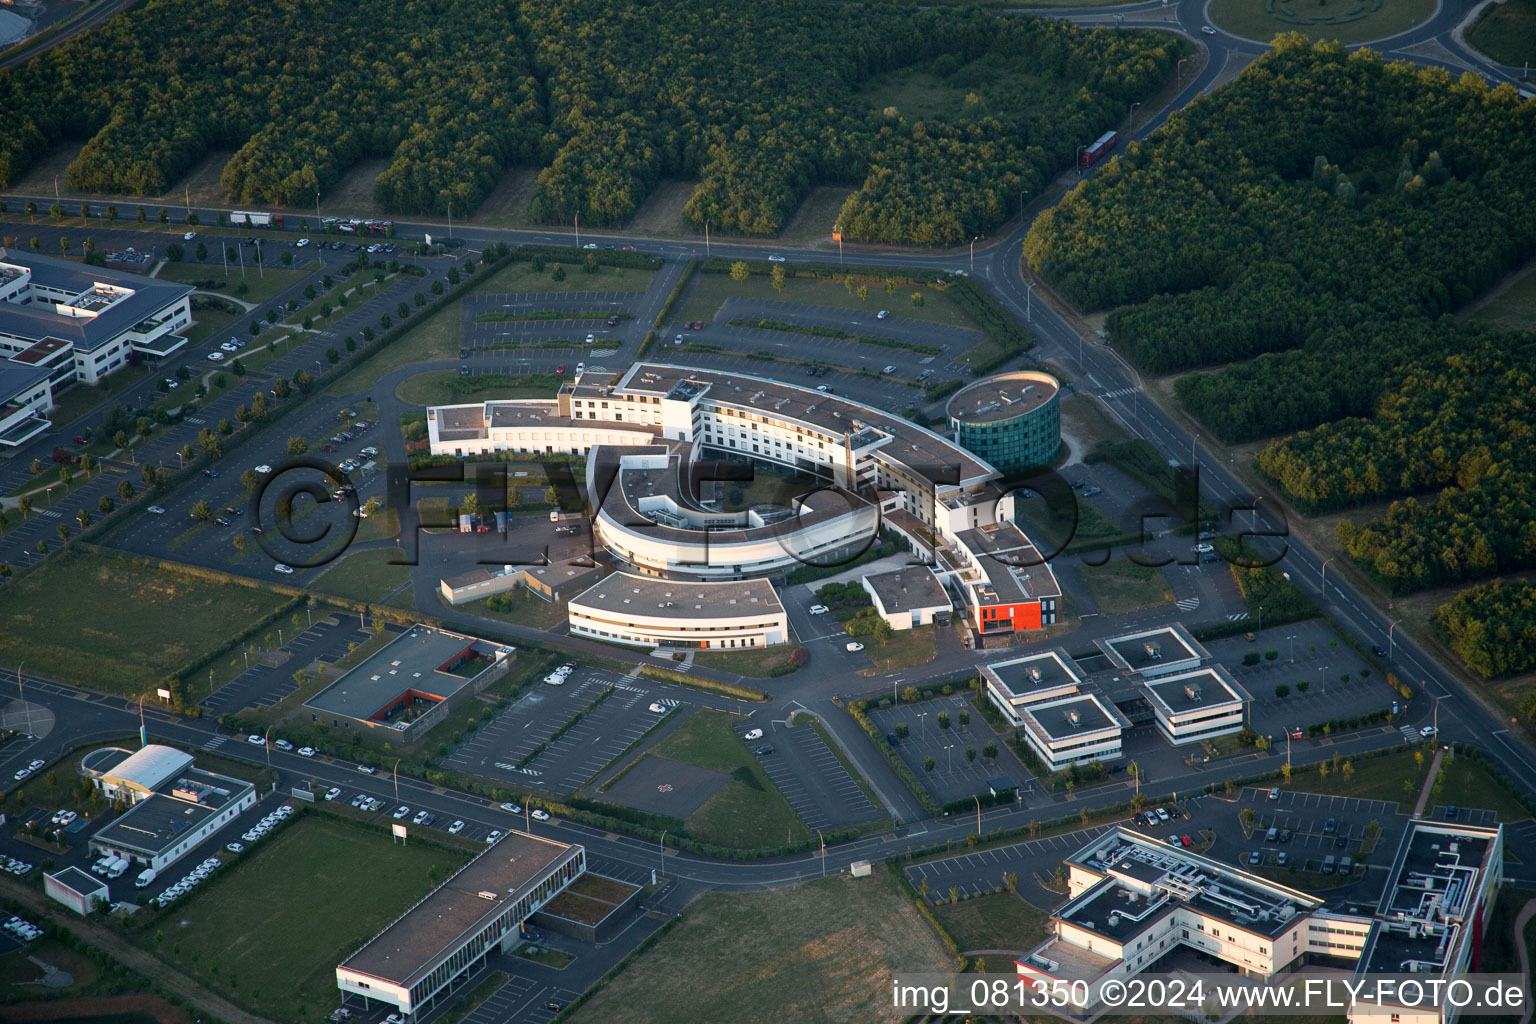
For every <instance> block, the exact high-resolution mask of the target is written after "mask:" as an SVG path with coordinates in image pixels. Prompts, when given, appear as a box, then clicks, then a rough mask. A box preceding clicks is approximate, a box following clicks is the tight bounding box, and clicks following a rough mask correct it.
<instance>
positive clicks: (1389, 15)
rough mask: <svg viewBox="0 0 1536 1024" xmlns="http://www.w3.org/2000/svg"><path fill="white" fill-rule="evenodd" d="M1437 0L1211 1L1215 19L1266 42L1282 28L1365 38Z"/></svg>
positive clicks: (1407, 21) (1399, 24) (1423, 12)
mask: <svg viewBox="0 0 1536 1024" xmlns="http://www.w3.org/2000/svg"><path fill="white" fill-rule="evenodd" d="M1434 11H1435V0H1266V2H1265V3H1259V2H1257V0H1211V5H1210V8H1209V17H1210V19H1211V24H1212V25H1215V26H1217V27H1218V28H1223V29H1225V30H1227V31H1228V32H1231V33H1232V34H1233V35H1235V36H1242V37H1243V38H1245V39H1252V40H1255V41H1257V42H1261V43H1267V42H1269V40H1271V39H1273V38H1274V37H1275V36H1276V35H1278V34H1279V33H1281V32H1300V33H1301V34H1302V35H1305V36H1307V37H1308V38H1310V39H1336V40H1338V41H1339V42H1341V43H1363V42H1368V41H1370V40H1372V39H1385V38H1386V37H1387V36H1391V35H1396V34H1397V33H1399V32H1404V31H1407V30H1408V29H1410V28H1412V27H1413V26H1414V25H1417V24H1420V23H1422V22H1423V21H1424V19H1425V18H1428V17H1429V16H1430V15H1431V14H1433V13H1434Z"/></svg>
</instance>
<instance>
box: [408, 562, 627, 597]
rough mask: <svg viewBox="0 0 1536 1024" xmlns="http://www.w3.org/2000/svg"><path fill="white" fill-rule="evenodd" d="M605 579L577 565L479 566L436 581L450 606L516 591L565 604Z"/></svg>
mask: <svg viewBox="0 0 1536 1024" xmlns="http://www.w3.org/2000/svg"><path fill="white" fill-rule="evenodd" d="M605 575H607V570H606V569H603V568H601V567H599V566H596V565H592V564H586V565H583V564H581V563H578V562H567V563H564V564H561V565H502V566H497V567H495V568H492V567H490V566H480V567H477V568H474V569H471V570H470V571H469V572H466V573H460V574H459V575H457V576H449V577H447V578H445V579H442V580H439V581H438V589H439V591H440V592H441V593H442V595H443V600H444V601H447V602H448V603H449V604H451V605H455V606H457V605H461V604H468V603H470V602H471V601H481V600H484V599H485V598H487V597H494V596H495V595H497V594H505V593H508V592H510V591H513V590H516V589H518V588H519V587H522V588H524V589H526V590H527V591H528V592H529V593H531V594H533V595H534V596H535V597H537V598H539V599H540V600H544V601H550V602H555V601H568V600H570V599H571V598H572V597H575V596H576V595H577V594H579V593H581V592H582V591H583V590H586V589H587V588H588V587H590V586H591V585H592V584H594V583H596V582H597V581H598V580H600V579H602V578H603V576H605Z"/></svg>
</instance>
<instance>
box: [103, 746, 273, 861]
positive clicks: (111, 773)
mask: <svg viewBox="0 0 1536 1024" xmlns="http://www.w3.org/2000/svg"><path fill="white" fill-rule="evenodd" d="M80 774H81V775H82V776H83V777H84V778H86V779H88V780H89V781H90V783H91V785H93V786H95V787H96V788H97V789H98V790H100V791H101V793H102V795H103V796H105V797H106V798H107V799H108V800H109V801H113V802H118V801H121V802H124V803H126V804H128V805H129V806H128V809H127V810H126V811H124V812H123V813H122V814H120V815H118V816H117V818H116V820H114V821H112V822H111V823H110V824H108V825H107V826H106V827H105V828H102V829H101V830H100V831H98V832H97V833H96V834H95V835H94V836H92V837H91V842H90V847H91V850H92V851H94V852H95V853H96V854H97V855H99V856H103V857H104V856H108V855H110V856H114V857H121V858H123V859H125V860H128V861H130V862H132V863H134V864H138V865H142V866H143V867H147V868H154V869H155V870H156V871H161V870H164V869H165V868H166V867H167V866H168V865H170V864H173V863H175V862H176V861H177V860H178V859H179V858H180V857H182V856H183V855H184V854H186V853H187V852H188V851H189V850H192V849H193V848H195V847H197V846H198V845H199V844H201V843H202V842H203V841H204V840H205V839H207V838H208V837H209V836H211V835H213V834H214V833H215V832H217V831H218V830H219V829H221V828H223V827H224V826H225V825H227V824H229V823H230V822H231V821H233V820H235V818H237V817H239V815H240V813H241V812H242V811H244V810H245V809H246V808H248V807H251V806H253V805H254V804H255V803H256V788H255V787H254V786H252V785H251V784H250V783H249V782H246V781H244V780H243V779H235V778H231V777H229V776H227V775H219V774H217V773H215V772H209V771H204V770H203V769H201V768H198V767H196V766H195V765H194V764H193V758H192V755H191V754H188V753H186V752H184V751H181V750H177V749H176V748H175V747H167V746H163V745H161V744H158V743H151V744H148V745H146V746H144V747H142V748H140V749H139V750H137V751H129V750H124V749H123V748H121V747H102V748H100V749H97V750H93V751H91V752H90V753H88V754H86V755H85V757H83V758H81V760H80Z"/></svg>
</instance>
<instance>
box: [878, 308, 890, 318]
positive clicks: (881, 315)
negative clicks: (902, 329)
mask: <svg viewBox="0 0 1536 1024" xmlns="http://www.w3.org/2000/svg"><path fill="white" fill-rule="evenodd" d="M890 315H891V311H890V310H888V309H882V310H881V311H880V312H878V313H876V314H875V319H876V320H884V319H885V318H886V317H888V316H890Z"/></svg>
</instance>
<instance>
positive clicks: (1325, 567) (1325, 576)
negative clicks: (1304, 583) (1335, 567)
mask: <svg viewBox="0 0 1536 1024" xmlns="http://www.w3.org/2000/svg"><path fill="white" fill-rule="evenodd" d="M1337 557H1338V556H1337V555H1335V556H1332V557H1329V558H1325V559H1323V582H1322V584H1321V586H1320V588H1319V590H1320V592H1326V591H1327V590H1328V563H1329V562H1331V561H1333V559H1334V558H1337Z"/></svg>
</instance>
